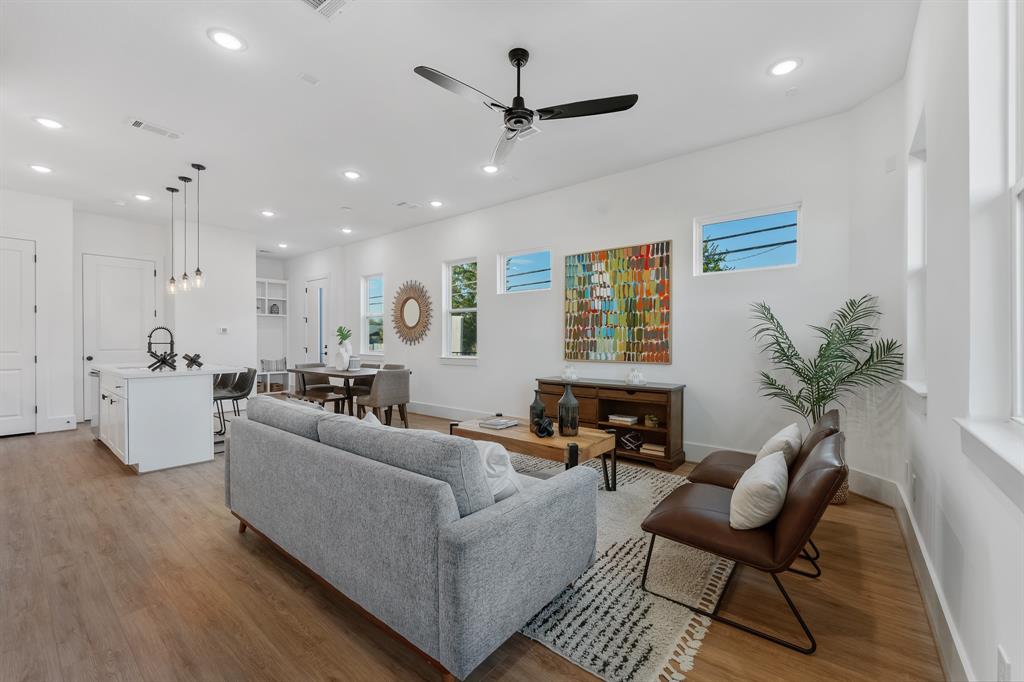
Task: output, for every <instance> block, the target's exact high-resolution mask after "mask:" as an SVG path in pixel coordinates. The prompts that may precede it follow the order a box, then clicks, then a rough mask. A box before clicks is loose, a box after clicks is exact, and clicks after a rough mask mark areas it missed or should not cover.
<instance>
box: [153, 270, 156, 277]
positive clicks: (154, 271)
mask: <svg viewBox="0 0 1024 682" xmlns="http://www.w3.org/2000/svg"><path fill="white" fill-rule="evenodd" d="M153 276H154V277H156V268H153Z"/></svg>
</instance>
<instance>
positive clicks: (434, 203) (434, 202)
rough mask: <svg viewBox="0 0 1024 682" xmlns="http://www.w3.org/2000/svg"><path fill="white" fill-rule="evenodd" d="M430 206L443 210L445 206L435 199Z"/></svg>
mask: <svg viewBox="0 0 1024 682" xmlns="http://www.w3.org/2000/svg"><path fill="white" fill-rule="evenodd" d="M430 205H431V206H433V207H434V208H441V207H442V206H444V204H442V203H441V202H440V201H438V200H437V199H434V200H433V201H431V202H430Z"/></svg>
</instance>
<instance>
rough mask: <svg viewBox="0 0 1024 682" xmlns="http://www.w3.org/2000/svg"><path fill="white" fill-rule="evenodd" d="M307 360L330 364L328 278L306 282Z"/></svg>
mask: <svg viewBox="0 0 1024 682" xmlns="http://www.w3.org/2000/svg"><path fill="white" fill-rule="evenodd" d="M305 312H306V315H305V319H306V342H305V346H306V362H320V363H323V364H325V365H326V364H328V362H327V358H328V357H329V354H328V350H327V339H328V333H327V329H326V328H325V327H326V325H327V278H326V277H324V278H321V279H314V280H310V281H308V282H306V311H305Z"/></svg>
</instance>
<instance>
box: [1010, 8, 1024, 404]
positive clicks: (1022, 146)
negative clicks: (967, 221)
mask: <svg viewBox="0 0 1024 682" xmlns="http://www.w3.org/2000/svg"><path fill="white" fill-rule="evenodd" d="M1007 11H1008V12H1009V17H1008V18H1009V21H1008V22H1007V24H1008V28H1009V33H1010V35H1009V36H1008V37H1007V49H1008V51H1009V54H1008V55H1007V56H1008V57H1009V60H1008V61H1009V64H1008V65H1007V73H1008V78H1007V85H1008V89H1009V92H1008V93H1007V94H1008V96H1007V101H1008V103H1009V105H1010V112H1009V114H1010V115H1009V119H1008V123H1009V125H1008V126H1007V129H1008V130H1007V132H1008V134H1009V138H1010V139H1009V142H1010V144H1008V145H1007V147H1008V151H1009V154H1008V156H1009V158H1008V159H1007V161H1008V166H1009V168H1011V169H1012V170H1011V173H1010V178H1009V181H1010V183H1011V188H1010V229H1011V231H1012V232H1011V244H1012V248H1011V250H1010V254H1011V255H1010V257H1011V259H1012V263H1011V269H1010V286H1011V292H1010V306H1011V309H1010V324H1011V328H1010V331H1011V335H1012V338H1011V352H1012V356H1011V358H1010V366H1011V371H1012V374H1011V381H1012V386H1011V392H1012V395H1011V396H1010V419H1011V420H1012V421H1015V422H1018V423H1021V424H1024V86H1022V85H1021V79H1022V78H1024V46H1022V45H1021V41H1022V40H1024V8H1022V7H1021V6H1020V5H1017V4H1014V3H1012V2H1011V3H1009V5H1008V7H1007Z"/></svg>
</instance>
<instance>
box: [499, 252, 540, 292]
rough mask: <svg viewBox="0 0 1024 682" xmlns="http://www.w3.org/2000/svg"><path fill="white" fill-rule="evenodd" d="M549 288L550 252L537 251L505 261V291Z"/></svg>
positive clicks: (509, 257) (511, 257)
mask: <svg viewBox="0 0 1024 682" xmlns="http://www.w3.org/2000/svg"><path fill="white" fill-rule="evenodd" d="M550 288H551V252H550V251H537V252H535V253H524V254H520V255H518V256H508V257H507V258H506V259H505V291H506V292H515V291H537V290H539V289H550Z"/></svg>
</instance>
